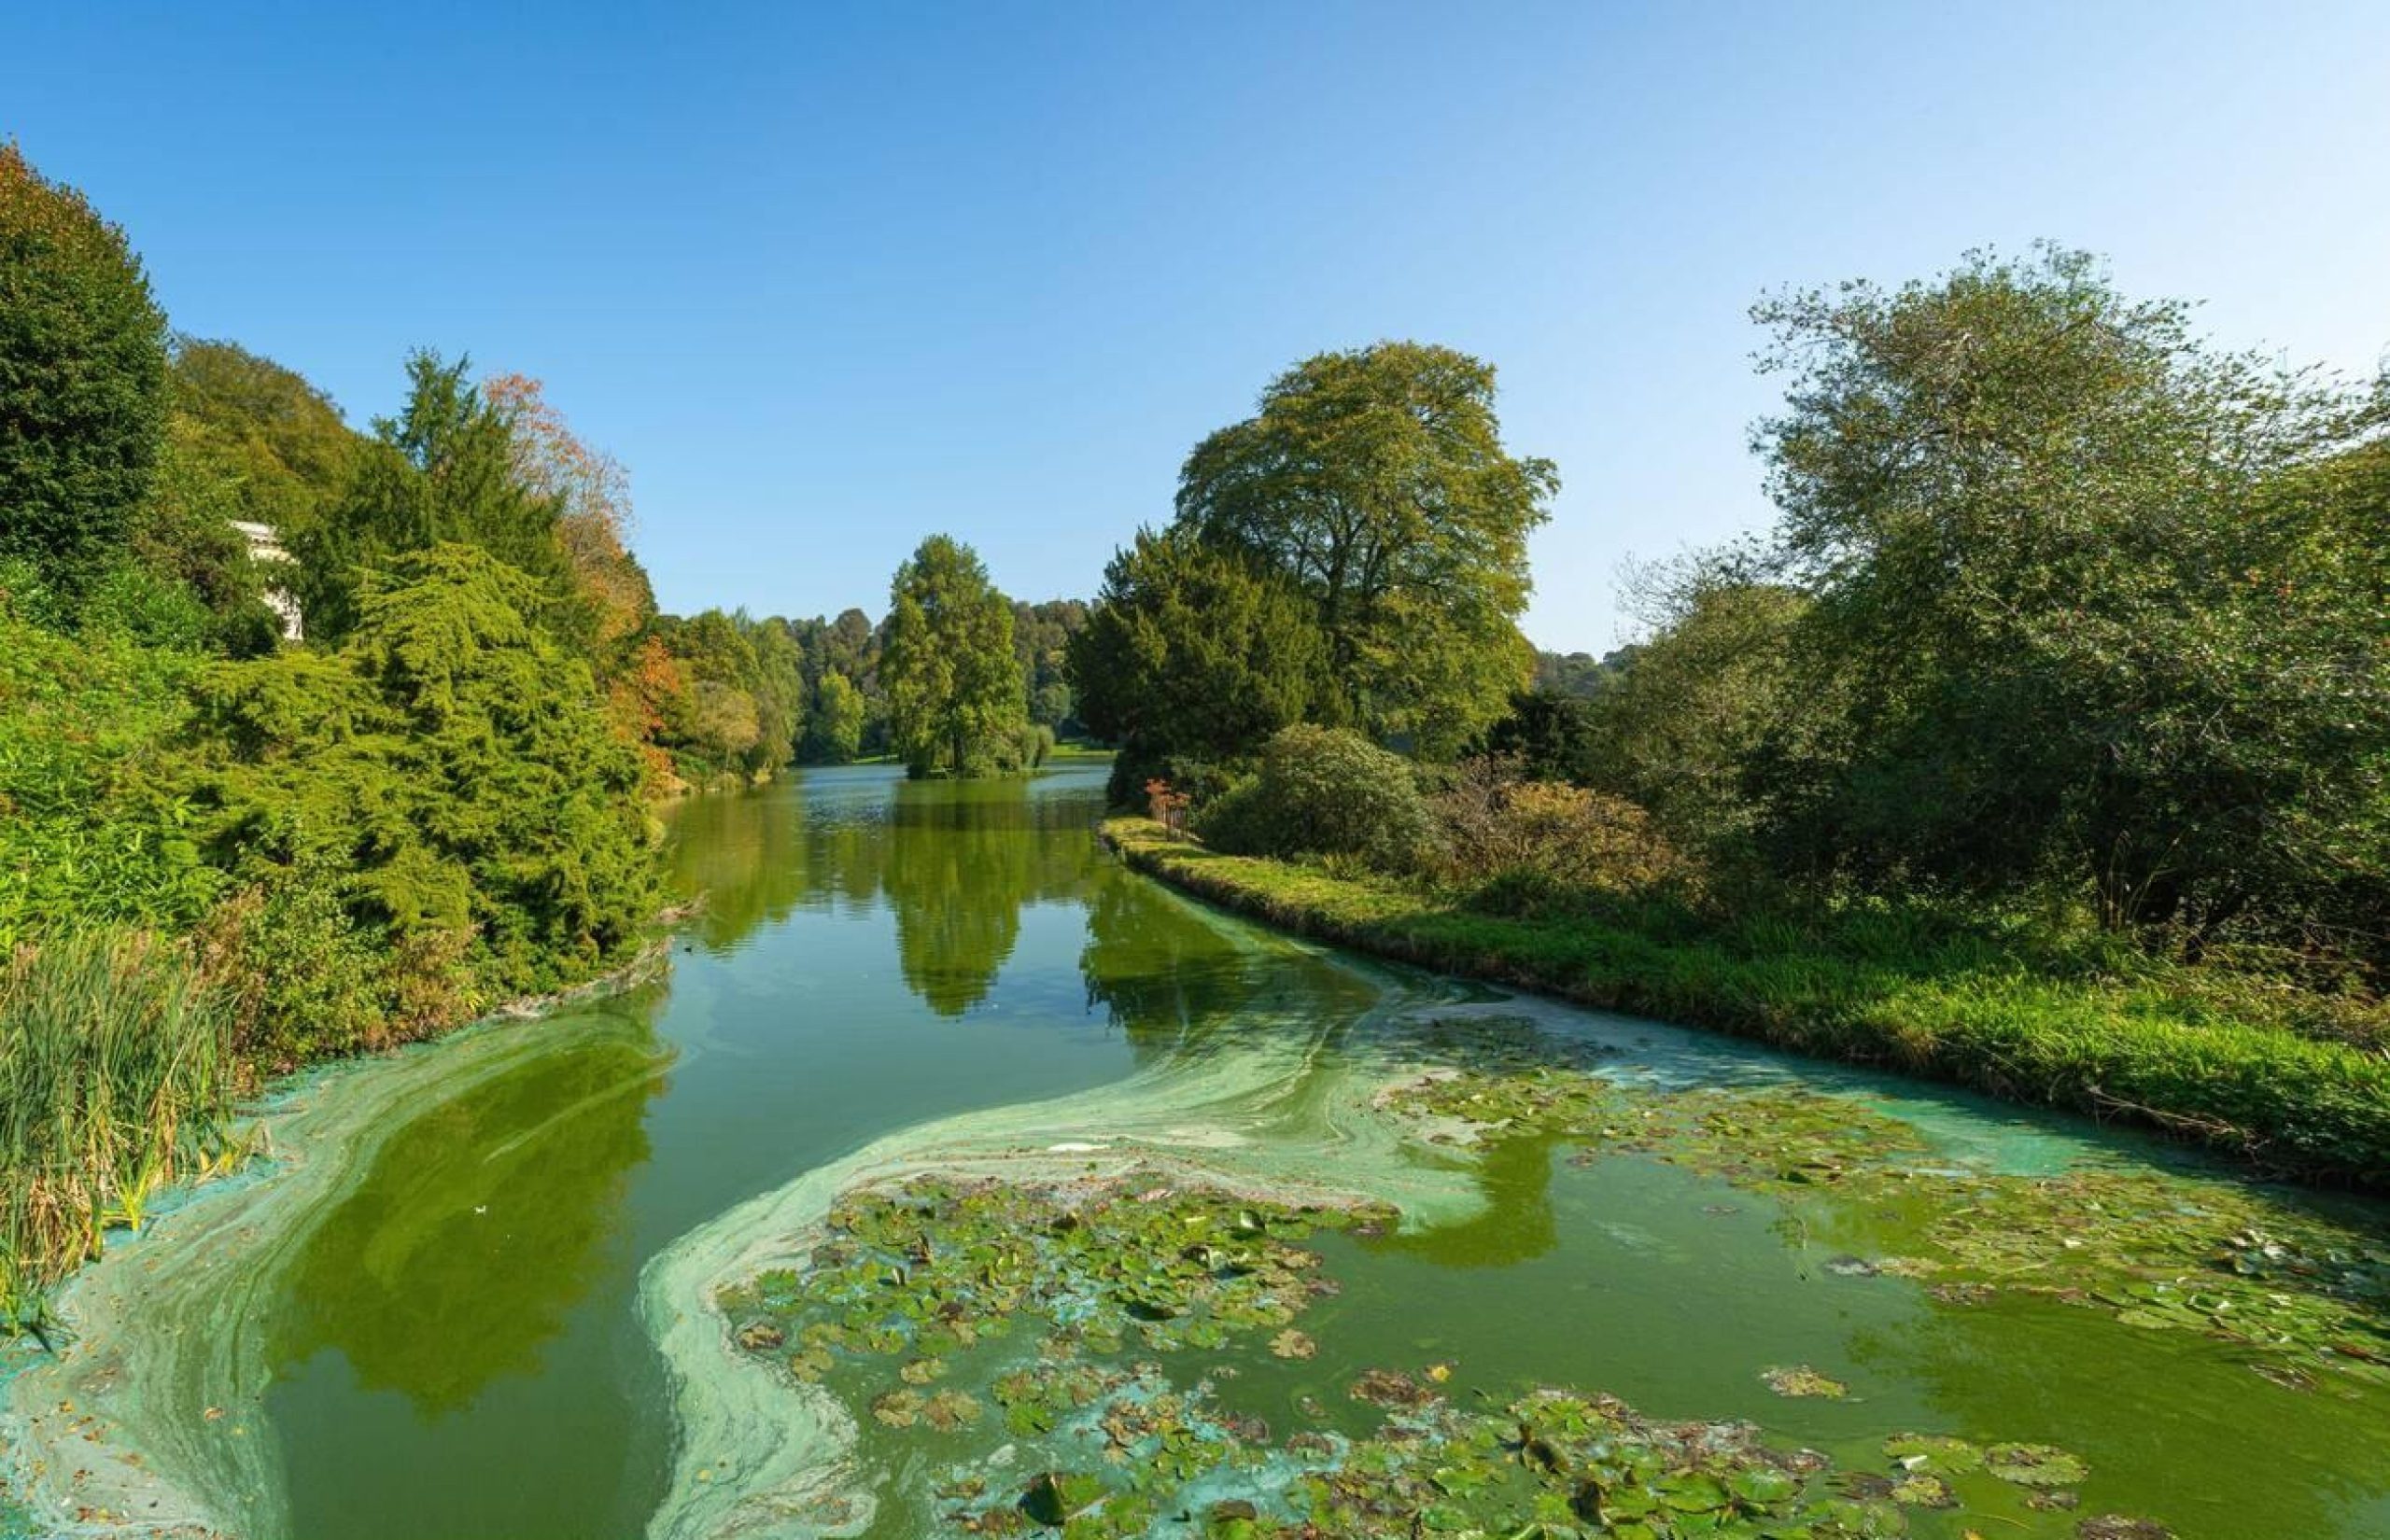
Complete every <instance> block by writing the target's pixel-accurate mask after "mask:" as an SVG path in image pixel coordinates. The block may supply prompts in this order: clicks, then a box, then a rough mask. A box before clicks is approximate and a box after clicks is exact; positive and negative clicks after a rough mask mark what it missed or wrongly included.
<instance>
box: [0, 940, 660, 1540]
mask: <svg viewBox="0 0 2390 1540" xmlns="http://www.w3.org/2000/svg"><path fill="white" fill-rule="evenodd" d="M696 907H697V906H696V904H695V903H686V904H676V905H673V906H670V907H668V908H666V909H664V910H660V911H659V912H658V913H657V915H656V917H655V922H654V923H655V925H656V928H657V930H656V933H655V934H654V935H652V936H651V937H649V938H648V939H647V940H646V941H644V942H642V943H641V944H640V946H639V947H638V948H637V949H636V950H635V951H634V952H633V953H632V954H631V955H630V956H629V957H627V958H626V959H624V960H623V961H621V962H620V963H618V964H617V965H615V966H614V967H613V968H611V969H609V970H608V971H607V972H605V973H600V974H598V975H596V976H594V977H591V978H588V979H585V980H583V981H582V982H581V983H579V984H576V985H572V986H570V987H567V988H563V989H558V990H554V991H551V992H549V993H546V994H541V995H529V996H523V997H518V998H517V999H514V1000H511V1001H505V1002H503V1003H502V1004H500V1005H499V1006H496V1007H494V1008H493V1009H491V1010H488V1011H485V1012H484V1013H482V1014H481V1015H477V1016H475V1017H474V1018H472V1019H471V1021H467V1022H463V1023H460V1024H458V1025H457V1026H456V1027H452V1028H450V1029H446V1030H444V1031H442V1032H439V1033H435V1034H433V1035H431V1036H429V1037H425V1038H419V1039H415V1040H413V1041H410V1042H407V1043H399V1044H396V1045H394V1046H392V1047H390V1048H387V1049H386V1050H383V1051H380V1052H377V1053H368V1054H347V1055H340V1056H336V1057H328V1058H323V1059H318V1060H315V1061H313V1062H311V1063H308V1064H304V1065H301V1066H299V1067H297V1068H294V1069H291V1070H288V1071H281V1072H278V1073H275V1074H273V1075H271V1076H269V1077H267V1078H265V1079H264V1080H263V1081H262V1082H261V1083H260V1085H258V1086H257V1088H256V1089H255V1090H254V1091H253V1092H252V1093H251V1094H250V1095H248V1096H247V1097H246V1098H244V1099H243V1101H242V1103H241V1106H240V1109H239V1112H240V1113H244V1114H246V1115H245V1116H242V1117H240V1118H239V1121H244V1122H246V1123H248V1124H249V1125H250V1126H251V1127H253V1128H256V1129H259V1130H262V1131H263V1133H264V1135H265V1138H264V1140H263V1141H262V1142H261V1146H260V1154H258V1155H255V1156H253V1157H252V1158H251V1159H250V1160H249V1161H247V1162H245V1163H244V1165H243V1166H242V1167H241V1168H236V1169H233V1170H232V1171H229V1172H227V1173H224V1174H222V1175H220V1176H218V1177H214V1178H211V1179H208V1180H204V1181H200V1182H195V1183H181V1184H177V1185H176V1186H175V1187H174V1188H173V1189H171V1190H170V1191H169V1192H168V1193H166V1194H162V1195H161V1199H162V1200H161V1201H160V1202H159V1203H158V1204H157V1206H156V1207H155V1208H154V1210H153V1211H152V1213H151V1214H150V1216H149V1219H148V1223H147V1224H145V1225H143V1226H142V1228H141V1229H140V1230H138V1231H117V1232H113V1233H112V1234H111V1236H110V1238H109V1244H108V1246H107V1247H106V1249H105V1251H104V1252H103V1253H102V1254H101V1255H99V1256H98V1257H95V1258H93V1259H92V1260H91V1261H89V1262H87V1263H85V1264H83V1265H82V1266H81V1267H77V1268H76V1269H75V1270H74V1271H73V1272H71V1273H69V1274H67V1275H66V1276H65V1277H64V1278H63V1279H62V1280H61V1281H59V1283H58V1284H57V1286H56V1289H55V1292H54V1294H53V1295H52V1303H53V1307H54V1309H55V1310H56V1313H57V1316H58V1319H59V1321H60V1322H61V1323H63V1325H64V1326H65V1327H66V1335H65V1336H64V1337H63V1338H62V1339H61V1340H59V1341H58V1343H57V1345H56V1346H55V1347H54V1348H42V1347H37V1346H33V1345H29V1344H27V1343H25V1342H22V1341H19V1342H13V1343H5V1344H0V1540H16V1537H17V1535H18V1534H19V1533H20V1532H18V1531H15V1530H11V1529H10V1528H9V1527H8V1526H9V1524H10V1522H11V1521H15V1520H18V1519H19V1517H20V1515H21V1516H22V1519H23V1520H27V1521H31V1522H32V1523H33V1524H35V1526H36V1527H35V1528H33V1529H31V1530H27V1531H24V1532H22V1533H23V1534H25V1535H26V1536H28V1537H29V1536H32V1535H57V1536H101V1535H106V1536H122V1535H134V1534H138V1535H143V1536H154V1537H175V1540H180V1537H184V1536H189V1537H191V1540H216V1537H218V1536H220V1535H223V1534H227V1533H239V1534H243V1535H259V1534H274V1533H281V1530H280V1529H279V1528H278V1527H277V1526H276V1522H275V1518H274V1508H273V1506H272V1505H274V1504H275V1503H276V1502H278V1496H279V1492H280V1490H281V1487H280V1482H279V1479H278V1477H275V1476H274V1475H273V1473H272V1471H271V1466H272V1464H273V1463H274V1459H275V1455H274V1451H273V1449H272V1446H271V1441H270V1440H268V1439H266V1438H264V1437H262V1436H258V1435H259V1434H260V1432H261V1430H260V1429H257V1428H254V1427H252V1426H250V1425H249V1423H248V1422H247V1421H246V1418H247V1416H248V1415H249V1412H250V1410H251V1408H253V1407H255V1405H256V1403H257V1401H258V1398H259V1397H260V1395H261V1394H262V1392H263V1388H264V1382H265V1378H266V1365H263V1364H262V1362H261V1361H260V1359H259V1355H258V1352H259V1344H258V1343H257V1342H256V1341H255V1340H254V1334H252V1333H250V1332H248V1331H246V1330H244V1329H243V1326H244V1323H245V1320H246V1318H245V1316H244V1314H243V1308H244V1305H245V1304H246V1302H248V1301H250V1300H253V1299H255V1298H258V1297H260V1296H261V1295H262V1294H263V1293H265V1292H266V1291H267V1284H266V1279H267V1276H268V1275H270V1274H271V1273H272V1272H273V1270H274V1267H276V1266H278V1265H279V1263H280V1262H281V1261H283V1260H286V1259H285V1258H283V1257H282V1256H281V1255H280V1254H279V1252H278V1250H277V1249H274V1248H268V1249H266V1251H265V1253H263V1254H260V1253H256V1252H255V1251H254V1250H252V1249H250V1248H248V1247H247V1246H246V1242H247V1240H248V1238H249V1237H250V1235H251V1234H252V1233H253V1232H254V1231H255V1230H257V1229H259V1228H261V1227H263V1226H264V1225H266V1224H267V1222H268V1221H269V1219H270V1218H271V1216H274V1215H276V1214H278V1213H280V1212H283V1211H302V1210H312V1209H314V1208H316V1207H317V1206H318V1205H320V1204H321V1203H323V1202H326V1201H330V1200H332V1199H334V1198H336V1197H338V1195H339V1193H340V1192H341V1191H342V1190H343V1189H344V1184H347V1183H354V1182H356V1181H358V1180H360V1179H361V1178H362V1176H363V1175H364V1173H365V1172H366V1171H368V1170H369V1169H371V1167H372V1164H373V1160H372V1152H373V1148H374V1147H375V1146H376V1145H378V1143H379V1141H380V1140H381V1139H382V1138H383V1137H386V1136H387V1133H388V1132H389V1131H390V1129H391V1127H395V1126H397V1122H399V1121H402V1120H394V1119H390V1118H386V1117H383V1116H382V1115H381V1114H383V1113H387V1112H392V1111H394V1110H395V1109H397V1108H400V1107H402V1106H405V1105H407V1104H408V1103H409V1102H410V1101H411V1100H413V1099H415V1098H417V1097H419V1096H420V1095H423V1094H426V1093H429V1092H431V1091H433V1090H434V1089H435V1088H436V1089H437V1090H439V1091H440V1092H441V1093H443V1094H455V1093H456V1092H457V1091H459V1090H461V1089H465V1088H469V1087H470V1086H471V1085H473V1084H478V1083H479V1082H480V1081H481V1080H483V1079H485V1078H486V1077H487V1076H489V1075H491V1074H494V1073H497V1072H499V1071H504V1070H507V1069H510V1068H512V1067H513V1066H515V1065H516V1064H519V1063H521V1062H523V1061H524V1060H526V1059H527V1058H529V1057H535V1056H538V1055H541V1054H545V1053H548V1052H551V1051H553V1050H554V1048H555V1047H556V1046H557V1045H558V1044H557V1042H556V1040H555V1037H554V1034H553V1032H552V1031H550V1030H547V1029H548V1028H549V1027H550V1026H551V1025H552V1023H553V1018H555V1017H558V1016H560V1015H565V1014H567V1013H569V1012H572V1011H576V1010H579V1009H581V1008H583V1007H587V1006H590V1005H594V1004H597V1003H598V1002H601V1001H608V1000H612V999H615V998H617V997H620V996H624V995H627V994H630V993H632V992H634V991H636V990H638V989H640V988H643V987H648V986H650V985H652V984H654V983H655V982H656V981H657V980H659V979H660V978H662V977H663V976H665V975H666V974H667V973H668V972H669V970H670V966H671V945H672V940H673V937H674V935H675V934H676V933H677V929H678V927H679V926H680V925H681V924H682V922H683V921H685V920H686V919H687V918H688V917H690V916H691V915H692V914H694V913H695V912H696ZM589 1020H590V1024H591V1026H592V1028H593V1029H596V1030H604V1029H606V1027H605V1025H604V1024H605V1022H606V1020H607V1018H606V1017H604V1016H603V1015H593V1016H592V1017H591V1018H589ZM669 1061H670V1059H669V1055H664V1056H662V1057H660V1058H659V1061H658V1066H657V1068H658V1072H661V1070H662V1068H663V1067H664V1065H666V1064H668V1063H669ZM176 1317H180V1318H181V1322H180V1324H179V1326H178V1329H177V1330H176V1331H174V1332H161V1331H159V1330H158V1329H157V1327H156V1322H157V1321H158V1320H159V1319H161V1318H176ZM136 1319H137V1320H140V1321H141V1322H143V1323H144V1324H143V1325H142V1326H141V1327H139V1328H137V1329H136V1328H134V1327H131V1326H130V1325H129V1324H128V1323H132V1322H134V1321H135V1320H136ZM188 1332H196V1333H197V1334H198V1335H199V1336H200V1337H203V1338H204V1339H205V1340H206V1343H207V1345H206V1346H205V1347H204V1348H203V1349H202V1350H201V1351H198V1352H195V1353H189V1354H184V1355H181V1356H179V1357H177V1356H176V1354H175V1352H174V1351H172V1339H173V1338H174V1337H178V1336H182V1335H184V1334H185V1333H188ZM103 1430H105V1432H104V1431H103ZM228 1466H229V1467H230V1471H228V1468H227V1467H228ZM211 1476H212V1477H217V1478H216V1479H210V1477H211ZM260 1503H264V1504H266V1505H268V1507H267V1508H266V1509H264V1510H260V1508H259V1507H258V1506H257V1505H258V1504H260ZM235 1516H237V1519H236V1517H235Z"/></svg>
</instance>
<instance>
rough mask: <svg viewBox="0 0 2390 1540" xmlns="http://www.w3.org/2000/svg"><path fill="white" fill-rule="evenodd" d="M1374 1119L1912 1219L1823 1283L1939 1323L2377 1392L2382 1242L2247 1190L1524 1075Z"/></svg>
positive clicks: (1464, 1083) (1402, 1102)
mask: <svg viewBox="0 0 2390 1540" xmlns="http://www.w3.org/2000/svg"><path fill="white" fill-rule="evenodd" d="M1382 1103H1383V1104H1384V1105H1385V1106H1387V1107H1389V1108H1391V1109H1392V1110H1393V1111H1395V1112H1397V1113H1399V1114H1403V1115H1407V1116H1409V1117H1412V1118H1413V1119H1416V1120H1418V1121H1419V1122H1420V1125H1421V1127H1422V1128H1423V1130H1424V1137H1427V1138H1428V1139H1430V1140H1441V1141H1454V1140H1477V1141H1484V1140H1498V1139H1506V1138H1524V1137H1550V1138H1558V1139H1562V1140H1565V1141H1569V1142H1572V1143H1575V1144H1578V1145H1580V1146H1582V1150H1581V1154H1580V1156H1579V1158H1580V1159H1601V1158H1605V1157H1607V1156H1611V1155H1644V1156H1648V1157H1651V1158H1654V1159H1659V1160H1664V1161H1667V1162H1670V1163H1672V1164H1675V1165H1679V1166H1682V1167H1685V1168H1687V1169H1693V1170H1695V1171H1699V1172H1701V1173H1702V1174H1704V1175H1708V1176H1712V1177H1715V1178H1717V1179H1719V1180H1722V1181H1724V1182H1727V1183H1732V1184H1734V1185H1736V1186H1737V1187H1741V1188H1744V1189H1747V1190H1754V1191H1764V1192H1767V1193H1769V1194H1771V1195H1774V1196H1776V1197H1780V1198H1783V1199H1785V1200H1786V1201H1789V1202H1800V1201H1804V1200H1807V1199H1809V1198H1811V1197H1816V1196H1818V1195H1833V1197H1832V1199H1831V1200H1832V1201H1835V1202H1840V1203H1845V1204H1847V1205H1849V1207H1850V1208H1851V1209H1852V1210H1864V1211H1868V1212H1870V1213H1873V1214H1877V1215H1886V1214H1893V1215H1907V1216H1911V1217H1910V1221H1909V1223H1908V1224H1907V1225H1906V1226H1905V1230H1904V1232H1903V1233H1902V1234H1901V1235H1900V1237H1899V1238H1898V1239H1897V1241H1896V1242H1895V1244H1896V1245H1897V1248H1898V1249H1897V1251H1896V1252H1895V1253H1892V1254H1887V1255H1883V1256H1879V1257H1872V1258H1850V1259H1846V1260H1845V1262H1844V1263H1843V1264H1842V1265H1839V1266H1834V1267H1831V1269H1830V1270H1833V1271H1836V1272H1848V1273H1852V1274H1874V1273H1878V1272H1885V1273H1895V1274H1899V1275H1902V1276H1905V1277H1910V1278H1915V1279H1918V1280H1919V1281H1922V1282H1924V1283H1925V1284H1927V1285H1928V1287H1929V1289H1930V1291H1931V1292H1932V1293H1933V1295H1934V1297H1936V1298H1937V1299H1939V1300H1942V1301H1943V1302H1945V1303H1947V1304H1952V1305H1977V1304H1983V1303H1986V1302H1989V1301H1990V1300H1992V1299H1994V1298H1996V1297H1998V1296H2000V1295H2003V1294H2007V1295H2041V1296H2045V1297H2050V1298H2056V1299H2060V1300H2062V1301H2064V1302H2066V1303H2069V1304H2074V1305H2079V1306H2085V1307H2088V1308H2093V1309H2105V1310H2107V1311H2109V1312H2111V1313H2112V1314H2113V1315H2114V1316H2115V1317H2116V1320H2118V1321H2119V1322H2121V1323H2124V1324H2127V1325H2130V1326H2134V1327H2140V1328H2143V1329H2147V1330H2177V1331H2189V1332H2197V1333H2200V1334H2203V1335H2206V1336H2209V1337H2218V1338H2222V1339H2225V1340H2228V1341H2230V1342H2233V1343H2235V1344H2237V1345H2239V1346H2240V1347H2242V1349H2244V1350H2247V1351H2248V1353H2249V1359H2250V1366H2251V1367H2252V1368H2254V1369H2256V1371H2257V1372H2259V1373H2260V1374H2263V1375H2265V1376H2266V1377H2267V1378H2269V1379H2273V1380H2275V1381H2276V1382H2278V1383H2282V1384H2285V1385H2292V1386H2301V1387H2303V1386H2307V1385H2310V1384H2312V1383H2313V1380H2314V1376H2316V1375H2317V1374H2319V1373H2335V1374H2341V1375H2347V1376H2352V1377H2355V1378H2358V1379H2367V1380H2371V1381H2373V1382H2376V1383H2380V1384H2383V1385H2390V1235H2385V1234H2383V1233H2382V1232H2380V1231H2379V1230H2369V1229H2367V1228H2365V1227H2363V1226H2362V1225H2357V1224H2353V1223H2343V1222H2341V1221H2339V1220H2337V1219H2335V1218H2333V1217H2332V1216H2331V1215H2330V1214H2329V1213H2327V1211H2324V1210H2323V1209H2321V1208H2319V1207H2317V1206H2315V1205H2313V1204H2310V1203H2303V1202H2300V1201H2298V1200H2296V1199H2293V1198H2291V1197H2288V1196H2287V1195H2283V1194H2278V1193H2275V1192H2272V1191H2270V1190H2268V1189H2266V1188H2263V1187H2261V1186H2257V1185H2255V1184H2251V1183H2242V1182H2237V1181H2232V1180H2228V1179H2225V1178H2222V1177H2214V1176H2206V1175H2202V1174H2192V1173H2187V1172H2173V1171H2166V1170H2161V1169H2153V1168H2149V1167H2145V1166H2141V1165H2125V1164H2105V1163H2100V1162H2092V1163H2088V1164H2085V1165H2081V1166H2078V1167H2076V1168H2074V1169H2069V1170H2066V1171H2063V1172H2060V1173H2058V1174H2055V1175H2049V1176H2033V1177H2028V1176H2013V1175H2003V1174H1998V1173H1993V1172H1989V1171H1984V1170H1979V1169H1967V1168H1964V1167H1960V1166H1953V1165H1952V1164H1951V1162H1950V1161H1949V1160H1948V1159H1947V1157H1940V1156H1936V1155H1935V1154H1934V1152H1933V1150H1932V1148H1931V1146H1930V1145H1929V1144H1928V1142H1927V1141H1925V1139H1924V1138H1923V1136H1922V1135H1921V1134H1920V1133H1919V1131H1918V1130H1917V1129H1916V1128H1914V1127H1912V1126H1910V1125H1908V1124H1906V1123H1905V1122H1902V1121H1901V1120H1898V1119H1895V1118H1891V1117H1889V1116H1887V1115H1885V1114H1883V1113H1877V1112H1876V1111H1874V1110H1872V1109H1870V1108H1867V1107H1865V1106H1863V1105H1862V1104H1860V1103H1857V1102H1855V1101H1852V1100H1850V1099H1845V1098H1837V1097H1830V1096H1824V1095H1821V1094H1819V1093H1816V1092H1811V1091H1805V1090H1795V1089H1787V1088H1780V1087H1763V1088H1757V1089H1736V1088H1721V1087H1703V1088H1699V1089H1693V1090H1669V1089H1664V1088H1658V1087H1653V1086H1649V1085H1637V1084H1630V1083H1627V1082H1624V1081H1621V1080H1618V1079H1614V1078H1610V1077H1607V1076H1604V1075H1602V1074H1601V1073H1599V1072H1596V1071H1592V1070H1588V1069H1576V1068H1555V1067H1553V1066H1550V1065H1539V1064H1533V1063H1529V1064H1527V1065H1525V1066H1524V1067H1516V1068H1502V1069H1497V1070H1490V1071H1489V1070H1485V1069H1483V1068H1478V1067H1475V1066H1472V1067H1471V1068H1469V1069H1465V1070H1459V1071H1449V1070H1445V1071H1433V1072H1430V1073H1428V1074H1427V1075H1425V1076H1423V1077H1421V1078H1420V1079H1418V1080H1416V1081H1414V1082H1412V1083H1410V1084H1407V1085H1400V1086H1398V1087H1397V1088H1396V1089H1394V1090H1393V1091H1391V1092H1389V1093H1388V1094H1387V1095H1386V1096H1385V1097H1384V1098H1382Z"/></svg>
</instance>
